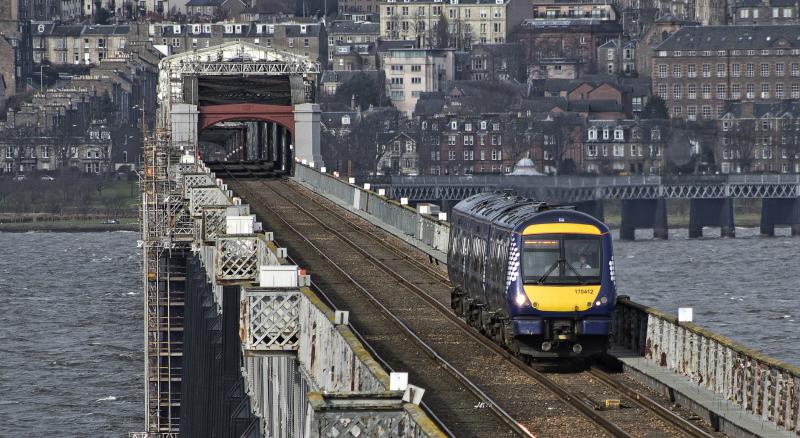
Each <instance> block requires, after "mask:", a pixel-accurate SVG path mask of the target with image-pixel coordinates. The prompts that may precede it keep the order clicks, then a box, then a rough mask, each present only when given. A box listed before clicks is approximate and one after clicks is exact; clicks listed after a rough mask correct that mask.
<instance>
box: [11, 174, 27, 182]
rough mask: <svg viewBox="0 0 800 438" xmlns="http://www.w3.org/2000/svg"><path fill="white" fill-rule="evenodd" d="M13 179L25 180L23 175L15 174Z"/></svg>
mask: <svg viewBox="0 0 800 438" xmlns="http://www.w3.org/2000/svg"><path fill="white" fill-rule="evenodd" d="M14 181H25V175H17V176H15V177H14Z"/></svg>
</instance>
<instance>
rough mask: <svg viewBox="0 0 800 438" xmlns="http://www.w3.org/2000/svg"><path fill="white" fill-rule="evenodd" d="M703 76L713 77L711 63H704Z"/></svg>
mask: <svg viewBox="0 0 800 438" xmlns="http://www.w3.org/2000/svg"><path fill="white" fill-rule="evenodd" d="M703 77H704V78H710V77H711V65H710V64H703Z"/></svg>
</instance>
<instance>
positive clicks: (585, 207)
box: [575, 199, 605, 221]
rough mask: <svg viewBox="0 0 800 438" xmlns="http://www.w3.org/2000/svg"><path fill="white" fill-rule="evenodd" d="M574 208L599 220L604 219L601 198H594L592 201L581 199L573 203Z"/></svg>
mask: <svg viewBox="0 0 800 438" xmlns="http://www.w3.org/2000/svg"><path fill="white" fill-rule="evenodd" d="M575 210H578V211H580V212H583V213H586V214H588V215H591V216H592V217H594V218H595V219H597V220H599V221H603V220H604V216H605V214H604V213H605V211H604V208H603V200H602V199H595V200H594V201H582V202H576V203H575Z"/></svg>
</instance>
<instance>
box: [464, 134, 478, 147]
mask: <svg viewBox="0 0 800 438" xmlns="http://www.w3.org/2000/svg"><path fill="white" fill-rule="evenodd" d="M473 144H475V140H474V138H473V137H472V136H471V135H465V136H464V146H472V145H473Z"/></svg>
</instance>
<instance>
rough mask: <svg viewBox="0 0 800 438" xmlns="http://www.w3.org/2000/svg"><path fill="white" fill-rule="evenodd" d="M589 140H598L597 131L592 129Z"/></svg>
mask: <svg viewBox="0 0 800 438" xmlns="http://www.w3.org/2000/svg"><path fill="white" fill-rule="evenodd" d="M589 140H597V129H595V128H592V129H590V130H589Z"/></svg>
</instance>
